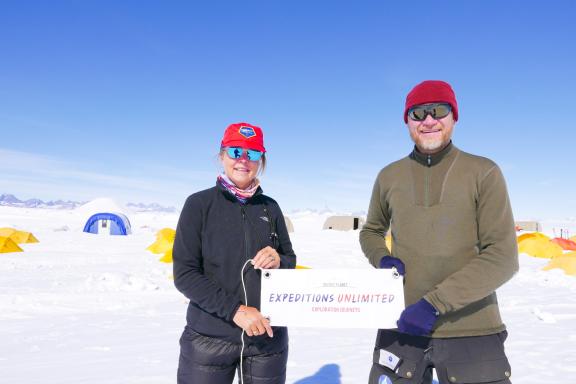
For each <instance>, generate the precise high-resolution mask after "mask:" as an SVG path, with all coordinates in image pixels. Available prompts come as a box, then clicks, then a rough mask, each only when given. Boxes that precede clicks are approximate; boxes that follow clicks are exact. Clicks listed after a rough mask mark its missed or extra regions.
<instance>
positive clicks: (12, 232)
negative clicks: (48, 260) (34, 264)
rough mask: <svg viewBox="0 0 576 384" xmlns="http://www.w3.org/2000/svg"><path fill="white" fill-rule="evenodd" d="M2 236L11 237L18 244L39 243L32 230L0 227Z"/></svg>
mask: <svg viewBox="0 0 576 384" xmlns="http://www.w3.org/2000/svg"><path fill="white" fill-rule="evenodd" d="M0 236H2V237H9V238H11V239H12V241H14V242H15V243H16V244H23V243H38V239H37V238H36V237H34V235H33V234H32V233H30V232H24V231H18V230H17V229H14V228H0Z"/></svg>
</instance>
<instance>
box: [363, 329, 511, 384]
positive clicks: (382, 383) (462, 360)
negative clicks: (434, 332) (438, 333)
mask: <svg viewBox="0 0 576 384" xmlns="http://www.w3.org/2000/svg"><path fill="white" fill-rule="evenodd" d="M507 335H508V334H507V333H506V331H503V332H500V333H496V334H493V335H486V336H473V337H454V338H442V339H436V338H429V337H420V336H412V335H407V334H404V333H400V332H395V331H391V330H384V329H380V330H379V331H378V336H377V338H376V345H375V347H374V360H373V364H372V370H371V371H370V378H369V384H432V368H435V369H436V374H437V376H438V381H439V382H440V384H458V383H470V384H479V383H491V384H510V383H511V382H510V376H511V370H510V364H509V363H508V359H507V358H506V354H505V353H504V340H506V337H507Z"/></svg>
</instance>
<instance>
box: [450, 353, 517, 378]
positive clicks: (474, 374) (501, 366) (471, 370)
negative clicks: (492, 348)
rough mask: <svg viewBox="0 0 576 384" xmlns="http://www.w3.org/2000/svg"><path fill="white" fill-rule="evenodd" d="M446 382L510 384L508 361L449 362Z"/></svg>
mask: <svg viewBox="0 0 576 384" xmlns="http://www.w3.org/2000/svg"><path fill="white" fill-rule="evenodd" d="M446 375H447V380H448V381H449V382H450V383H455V384H472V383H502V384H504V383H510V375H511V369H510V364H509V363H508V359H506V358H500V359H496V360H488V361H470V362H449V363H447V364H446Z"/></svg>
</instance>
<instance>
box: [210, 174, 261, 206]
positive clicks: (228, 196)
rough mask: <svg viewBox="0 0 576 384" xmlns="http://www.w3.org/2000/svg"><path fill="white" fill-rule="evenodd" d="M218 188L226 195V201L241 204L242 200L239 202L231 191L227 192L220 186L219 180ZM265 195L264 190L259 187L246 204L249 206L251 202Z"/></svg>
mask: <svg viewBox="0 0 576 384" xmlns="http://www.w3.org/2000/svg"><path fill="white" fill-rule="evenodd" d="M216 188H217V189H218V190H219V191H220V192H221V193H222V194H223V195H224V197H225V198H226V199H228V200H230V201H235V202H237V203H239V204H240V200H238V199H237V198H236V196H234V195H233V194H232V193H231V192H230V191H229V190H227V189H226V188H225V187H224V186H223V185H222V184H220V183H219V182H218V180H216ZM263 193H264V191H263V190H262V188H261V187H260V186H258V188H257V189H256V192H254V195H253V196H252V197H251V198H249V199H248V200H247V201H246V204H249V203H250V202H252V201H254V199H256V198H258V196H260V195H262V194H263Z"/></svg>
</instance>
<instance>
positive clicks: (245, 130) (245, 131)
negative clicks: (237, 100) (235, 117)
mask: <svg viewBox="0 0 576 384" xmlns="http://www.w3.org/2000/svg"><path fill="white" fill-rule="evenodd" d="M238 133H240V134H241V135H242V136H244V137H245V138H247V139H249V138H251V137H254V136H256V132H254V128H252V127H246V126H242V127H240V129H239V130H238Z"/></svg>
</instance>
